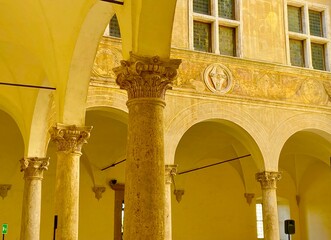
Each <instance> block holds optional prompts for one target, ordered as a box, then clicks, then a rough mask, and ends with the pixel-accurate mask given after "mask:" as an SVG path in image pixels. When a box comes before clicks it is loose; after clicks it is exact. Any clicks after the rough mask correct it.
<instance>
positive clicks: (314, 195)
mask: <svg viewBox="0 0 331 240" xmlns="http://www.w3.org/2000/svg"><path fill="white" fill-rule="evenodd" d="M300 198H301V201H300V218H301V224H302V227H301V231H302V238H301V240H315V239H319V240H328V239H330V236H331V228H330V226H331V217H330V216H331V205H330V202H331V172H330V168H329V167H328V166H327V165H325V164H323V163H321V162H317V163H315V164H314V165H312V166H311V167H309V169H307V171H306V173H305V174H304V176H303V181H302V182H301V184H300Z"/></svg>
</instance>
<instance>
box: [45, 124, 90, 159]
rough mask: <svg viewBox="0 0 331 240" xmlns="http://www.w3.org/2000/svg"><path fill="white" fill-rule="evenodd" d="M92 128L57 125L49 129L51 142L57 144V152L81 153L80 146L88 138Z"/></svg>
mask: <svg viewBox="0 0 331 240" xmlns="http://www.w3.org/2000/svg"><path fill="white" fill-rule="evenodd" d="M91 130H92V127H87V126H81V127H79V126H76V125H65V124H60V123H57V124H56V126H55V127H52V128H51V129H50V134H51V139H52V141H54V142H56V143H57V147H58V151H66V152H76V153H81V150H82V146H83V144H84V143H87V140H88V139H89V138H90V132H91Z"/></svg>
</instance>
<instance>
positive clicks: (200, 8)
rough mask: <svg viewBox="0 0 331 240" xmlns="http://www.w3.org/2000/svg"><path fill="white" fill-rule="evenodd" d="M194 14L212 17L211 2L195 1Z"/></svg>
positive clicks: (206, 0)
mask: <svg viewBox="0 0 331 240" xmlns="http://www.w3.org/2000/svg"><path fill="white" fill-rule="evenodd" d="M193 12H196V13H202V14H207V15H210V0H193Z"/></svg>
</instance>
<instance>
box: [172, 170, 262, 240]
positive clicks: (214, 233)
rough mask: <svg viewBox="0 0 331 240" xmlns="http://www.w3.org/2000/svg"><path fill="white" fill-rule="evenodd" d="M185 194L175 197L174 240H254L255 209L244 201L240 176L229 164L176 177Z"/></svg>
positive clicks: (173, 204) (173, 214)
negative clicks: (179, 199) (180, 198)
mask: <svg viewBox="0 0 331 240" xmlns="http://www.w3.org/2000/svg"><path fill="white" fill-rule="evenodd" d="M176 185H177V186H178V188H179V189H180V188H182V189H184V190H185V193H184V195H183V198H182V201H181V202H180V203H178V202H177V201H176V200H175V198H174V196H172V209H173V210H172V219H173V240H182V239H190V240H201V239H204V240H213V239H231V240H242V239H255V238H256V230H255V206H254V204H251V205H250V206H249V205H248V204H247V203H246V199H245V198H244V192H245V190H244V186H243V183H242V181H241V180H240V177H239V175H238V173H237V172H236V171H235V170H234V169H233V168H232V167H231V166H230V165H227V164H223V165H221V166H217V167H212V168H209V169H204V170H200V171H196V172H192V173H188V174H185V175H178V176H176Z"/></svg>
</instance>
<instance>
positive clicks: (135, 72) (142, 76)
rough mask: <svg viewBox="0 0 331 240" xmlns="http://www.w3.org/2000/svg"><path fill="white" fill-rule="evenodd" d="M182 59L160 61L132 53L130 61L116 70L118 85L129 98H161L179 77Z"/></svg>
mask: <svg viewBox="0 0 331 240" xmlns="http://www.w3.org/2000/svg"><path fill="white" fill-rule="evenodd" d="M180 63H181V60H180V59H167V60H163V59H160V58H159V57H158V56H155V57H144V56H139V55H136V54H133V53H130V59H129V60H128V61H124V60H122V61H121V66H120V67H116V68H114V72H115V74H116V76H117V78H116V83H117V84H118V85H119V86H120V88H121V89H125V90H127V92H128V98H129V100H130V99H134V98H161V99H164V96H165V92H166V90H167V89H170V85H171V83H172V81H173V80H174V78H175V77H176V76H177V68H178V67H179V65H180Z"/></svg>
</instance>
